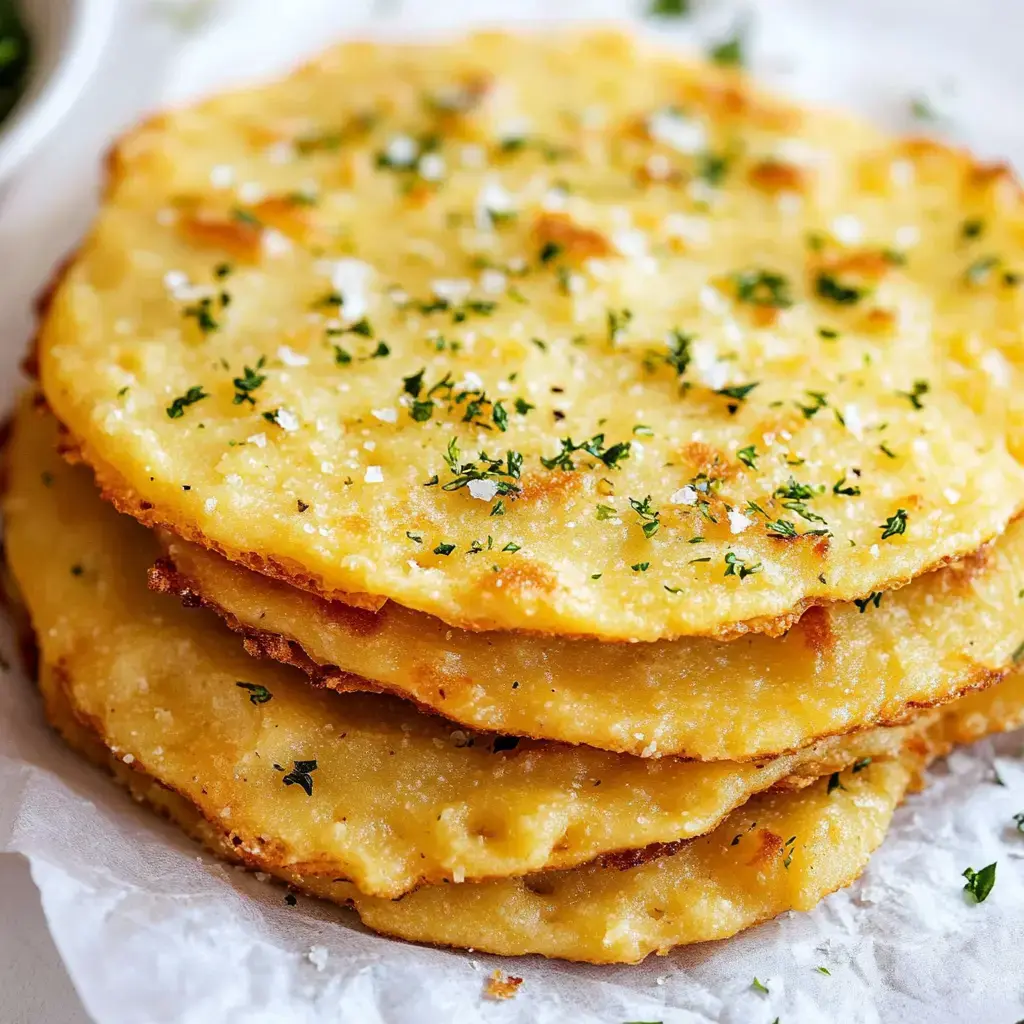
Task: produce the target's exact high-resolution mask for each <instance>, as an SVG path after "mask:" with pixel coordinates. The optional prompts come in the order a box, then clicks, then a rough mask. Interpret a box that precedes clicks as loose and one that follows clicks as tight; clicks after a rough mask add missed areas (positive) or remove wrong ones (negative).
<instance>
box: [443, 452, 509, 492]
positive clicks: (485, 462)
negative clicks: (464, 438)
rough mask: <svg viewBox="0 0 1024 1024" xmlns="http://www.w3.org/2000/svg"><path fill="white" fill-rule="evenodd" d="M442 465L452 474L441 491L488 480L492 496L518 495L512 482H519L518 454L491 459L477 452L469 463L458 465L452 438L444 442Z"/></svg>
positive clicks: (460, 461)
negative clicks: (445, 449)
mask: <svg viewBox="0 0 1024 1024" xmlns="http://www.w3.org/2000/svg"><path fill="white" fill-rule="evenodd" d="M444 461H445V464H446V465H447V466H448V469H449V470H450V471H451V474H452V479H451V480H449V481H448V482H447V483H445V484H444V485H443V486H442V489H443V490H445V491H458V490H461V489H462V488H463V487H466V486H468V485H469V483H470V482H471V481H473V480H491V481H493V482H494V484H495V486H496V491H495V493H496V494H501V495H511V496H515V495H516V494H518V493H519V485H518V484H515V483H513V482H512V481H513V480H518V479H519V475H520V472H521V470H522V466H523V456H522V455H521V454H520V453H519V452H515V451H508V452H506V453H505V458H504V459H500V458H498V459H492V458H491V457H490V456H489V455H487V453H486V452H479V453H478V455H477V458H476V459H475V460H473V461H472V462H462V455H461V453H460V451H459V444H458V440H457V439H456V438H454V437H453V438H452V439H451V440H450V441H449V442H448V449H447V451H446V453H445V456H444Z"/></svg>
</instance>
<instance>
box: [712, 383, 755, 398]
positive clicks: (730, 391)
mask: <svg viewBox="0 0 1024 1024" xmlns="http://www.w3.org/2000/svg"><path fill="white" fill-rule="evenodd" d="M760 384H761V382H760V381H759V380H755V381H752V382H751V383H750V384H733V385H732V386H730V387H727V388H718V389H717V390H716V391H715V394H716V395H722V396H724V397H725V398H735V399H736V401H737V402H742V401H744V400H745V399H746V397H747V395H749V394H750V392H751V391H753V390H754V388H756V387H758V386H760Z"/></svg>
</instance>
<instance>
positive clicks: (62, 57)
mask: <svg viewBox="0 0 1024 1024" xmlns="http://www.w3.org/2000/svg"><path fill="white" fill-rule="evenodd" d="M116 2H117V0H20V6H19V13H20V14H21V16H22V18H23V20H24V22H25V27H26V29H27V30H28V32H29V35H30V36H31V38H32V63H31V65H30V66H29V72H28V82H27V84H26V88H25V92H24V93H23V94H22V97H21V99H20V100H19V101H18V103H17V105H16V106H15V107H14V109H13V110H12V111H11V112H10V113H9V114H8V115H7V117H5V118H4V119H3V120H2V121H0V185H2V184H3V183H4V182H5V181H6V180H7V179H8V178H10V176H11V175H12V174H13V173H14V171H15V169H16V168H17V167H18V166H20V165H21V164H22V163H23V162H24V161H25V160H26V159H27V158H28V157H29V156H30V155H31V153H32V152H33V151H34V150H35V149H36V147H37V146H39V144H40V143H41V142H42V141H43V140H44V139H45V138H46V137H47V136H48V135H49V134H50V133H51V132H52V131H53V130H54V129H55V128H56V127H57V125H58V124H59V123H60V121H61V120H62V119H63V117H64V116H65V115H66V114H67V113H68V111H69V110H70V109H71V107H72V106H73V105H74V103H75V101H76V100H77V99H78V97H79V96H80V95H81V94H82V92H83V90H84V89H85V86H86V83H87V82H88V81H89V78H90V77H91V76H92V73H93V72H94V71H95V70H96V67H97V65H98V64H99V58H100V55H101V54H102V52H103V47H104V44H105V43H106V41H107V36H108V35H109V32H110V27H111V24H112V21H113V12H114V5H115V3H116Z"/></svg>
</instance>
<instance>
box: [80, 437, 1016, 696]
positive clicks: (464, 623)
mask: <svg viewBox="0 0 1024 1024" xmlns="http://www.w3.org/2000/svg"><path fill="white" fill-rule="evenodd" d="M61 430H62V433H63V435H64V436H65V438H67V440H66V441H64V442H62V443H61V445H60V453H61V455H62V456H63V457H64V458H65V459H66V460H67V461H68V462H70V463H72V464H78V463H85V464H87V465H89V466H90V468H91V469H92V470H93V474H94V476H95V478H96V483H97V486H98V487H99V490H100V495H101V497H103V498H104V499H105V500H106V501H109V502H110V503H111V504H112V505H113V506H114V508H116V509H117V510H118V512H122V513H124V514H125V515H130V516H132V517H133V518H134V519H137V520H138V521H139V522H140V523H142V524H143V525H144V526H148V527H150V528H151V529H165V530H167V531H169V532H171V533H174V534H176V535H177V536H179V537H181V538H182V539H183V540H187V541H190V542H191V543H193V544H198V545H200V546H201V547H204V548H206V549H207V550H209V551H214V552H216V553H217V554H218V555H220V556H221V557H223V558H227V559H228V560H229V561H233V562H237V563H238V564H240V565H244V566H245V567H246V568H247V569H252V570H253V571H254V572H258V573H261V574H262V575H264V576H269V577H270V578H271V579H275V580H279V581H281V582H282V583H288V584H290V585H291V586H293V587H298V589H300V590H305V591H306V592H307V593H310V594H313V595H315V596H316V597H320V598H322V599H323V600H325V601H340V602H341V603H343V604H349V605H352V606H353V607H355V608H362V609H364V610H367V611H371V612H373V611H377V610H378V609H379V608H381V607H383V606H384V604H385V603H386V601H387V599H386V598H381V597H378V596H375V595H372V594H350V593H344V592H340V591H331V590H325V589H324V588H323V586H322V585H321V582H320V581H319V580H318V578H316V577H314V576H312V575H310V574H308V573H303V572H300V571H298V570H297V569H294V568H290V567H288V566H286V565H284V564H282V563H281V562H279V561H277V560H275V559H268V558H266V557H265V556H263V555H261V554H259V553H258V552H253V551H236V550H232V551H229V550H227V549H226V548H224V546H223V545H220V544H216V543H214V542H213V541H211V540H210V539H209V538H208V537H206V536H205V535H204V534H203V532H202V531H201V530H198V529H196V528H194V527H191V526H188V525H187V524H182V523H177V522H172V521H170V520H169V519H167V518H166V517H164V516H162V515H161V514H160V513H159V511H158V510H156V509H155V508H154V506H153V505H152V504H151V503H150V502H148V501H144V500H141V499H139V498H138V496H137V495H136V494H135V493H134V492H133V491H132V490H131V489H130V488H128V487H127V486H126V485H125V484H124V481H123V479H122V478H120V477H119V475H118V474H116V473H114V472H113V471H112V470H110V469H109V467H106V466H103V465H102V464H101V463H100V462H99V461H98V460H95V459H94V458H91V457H90V456H89V454H88V453H87V452H86V451H85V450H84V449H83V447H82V446H81V444H79V443H77V442H75V441H73V440H71V438H70V435H69V434H68V432H67V429H66V428H65V427H64V426H63V425H61ZM1022 516H1024V511H1022V512H1020V513H1018V514H1016V515H1014V516H1013V518H1012V519H1011V522H1016V520H1017V519H1020V518H1021V517H1022ZM811 539H814V540H818V541H820V540H825V541H826V542H827V538H811ZM986 543H988V542H986ZM965 557H968V556H964V555H959V554H958V555H949V556H946V557H944V558H940V559H938V560H937V561H935V562H934V563H932V564H930V565H929V566H928V567H927V568H926V569H925V571H924V572H925V573H929V572H936V571H938V570H939V569H944V568H946V567H947V566H950V565H954V564H956V563H957V562H961V561H963V560H964V558H965ZM922 575H924V573H922ZM498 580H502V581H504V589H505V590H506V591H508V590H509V589H510V588H513V587H534V588H537V587H539V588H541V589H545V588H547V587H549V586H550V585H551V579H550V578H549V574H547V573H546V572H540V571H538V568H537V567H532V568H531V566H530V565H529V564H527V563H521V564H520V565H519V566H516V567H508V568H505V569H503V570H502V571H501V572H500V573H494V574H492V575H491V583H490V585H491V586H492V587H493V586H496V583H495V582H494V581H498ZM911 582H912V579H905V578H900V579H894V580H889V581H887V582H886V584H885V585H884V586H883V587H882V588H881V590H883V591H888V590H897V589H899V588H900V587H904V586H906V585H907V584H908V583H911ZM836 603H838V602H835V601H827V600H819V599H817V598H808V599H806V600H804V601H800V602H798V603H797V604H796V605H795V606H794V607H793V609H792V610H791V611H789V612H787V613H785V614H783V615H776V616H772V617H771V618H757V619H750V620H748V621H746V622H739V623H730V624H728V625H726V626H723V627H721V628H720V629H718V630H717V631H715V632H713V633H710V634H706V635H707V636H708V637H709V639H715V640H722V641H729V640H737V639H739V638H740V637H742V636H746V635H747V634H748V633H764V634H765V635H766V636H770V637H777V636H782V635H783V634H784V633H786V632H788V631H789V630H790V629H791V628H792V627H793V625H794V624H795V623H796V622H798V621H800V619H801V618H802V617H803V616H804V615H805V613H806V612H807V611H808V609H810V608H827V607H828V606H829V605H831V604H836ZM445 621H448V622H449V625H452V626H455V627H457V628H458V629H465V630H467V631H469V632H475V633H486V632H490V631H491V630H493V629H495V628H496V625H495V623H493V622H490V621H489V620H482V619H473V620H458V621H455V620H445ZM509 632H515V633H521V634H522V635H524V636H538V635H539V636H543V635H547V634H546V632H545V631H543V630H528V629H516V630H510V631H509ZM559 635H560V636H562V637H563V638H564V639H566V640H600V641H602V642H605V643H629V642H630V641H628V640H619V639H616V638H609V637H604V636H596V635H593V634H587V633H579V634H559ZM701 635H705V634H701ZM670 639H673V638H670ZM674 639H681V638H679V637H676V638H674ZM964 692H967V691H964ZM954 696H956V695H954ZM951 699H952V698H951Z"/></svg>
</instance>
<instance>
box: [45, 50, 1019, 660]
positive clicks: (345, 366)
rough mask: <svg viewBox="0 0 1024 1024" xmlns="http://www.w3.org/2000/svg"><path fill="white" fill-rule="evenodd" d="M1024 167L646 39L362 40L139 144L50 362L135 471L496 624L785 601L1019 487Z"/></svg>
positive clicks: (854, 582)
mask: <svg viewBox="0 0 1024 1024" xmlns="http://www.w3.org/2000/svg"><path fill="white" fill-rule="evenodd" d="M1021 239H1022V218H1021V214H1020V200H1019V195H1018V192H1017V190H1016V187H1015V185H1014V183H1013V181H1012V179H1011V178H1010V177H1009V175H1008V172H1006V171H1005V170H1004V169H1002V168H987V167H980V166H977V165H976V164H974V163H973V162H972V161H971V160H970V159H969V158H967V157H966V156H964V155H962V154H959V153H955V152H953V151H950V150H947V149H944V148H942V147H940V146H937V145H935V144H932V143H924V142H914V141H894V140H891V139H888V138H885V137H883V136H881V135H879V134H878V133H876V132H875V131H873V130H872V129H870V128H868V127H866V126H864V125H861V124H859V123H856V122H851V121H848V120H845V119H841V118H838V117H834V116H831V115H827V114H822V113H817V112H808V111H804V110H801V109H798V108H796V107H793V106H790V105H787V104H783V103H780V102H779V101H777V100H775V99H772V98H770V97H766V96H764V95H762V94H761V93H759V92H757V91H756V90H754V89H753V88H752V87H751V86H750V84H749V83H747V82H746V81H745V80H744V79H742V78H741V77H738V76H736V75H735V74H734V73H733V72H730V71H722V70H720V69H714V68H709V67H707V66H704V65H701V64H695V65H690V64H682V63H679V62H678V61H676V60H675V59H670V58H668V57H666V56H663V55H659V54H657V53H650V52H647V51H645V50H641V49H640V48H639V47H638V46H637V45H636V44H634V43H633V42H631V41H629V40H628V39H626V38H624V37H621V36H618V35H601V34H591V35H584V36H572V37H554V38H549V39H542V38H537V37H516V36H504V35H486V36H477V37H474V38H472V39H470V40H468V41H464V42H461V43H457V44H453V45H445V46H429V47H428V46H420V47H402V46H386V47H378V46H369V45H349V46H344V47H341V48H339V49H336V50H333V51H331V52H329V53H328V54H327V55H326V56H324V57H323V58H321V59H320V60H318V61H317V62H315V63H314V64H312V65H310V66H309V67H307V68H305V69H303V70H302V71H300V72H298V73H297V74H296V75H294V76H293V77H291V78H289V79H286V80H284V81H282V82H280V83H277V84H274V85H270V86H267V87H263V88H258V89H253V90H249V91H245V92H239V93H235V94H232V95H228V96H225V97H221V98H218V99H215V100H213V101H211V102H208V103H205V104H203V105H201V106H199V107H197V108H194V109H190V110H184V111H180V112H176V113H172V114H168V115H166V116H163V117H160V118H157V119H155V120H154V121H152V122H151V123H149V124H148V125H146V126H145V127H143V128H142V129H140V130H138V131H137V132H135V133H134V134H132V135H131V136H130V137H129V138H128V139H127V140H125V141H124V142H123V143H122V144H121V146H120V147H119V149H118V151H117V153H116V156H115V159H114V161H113V174H112V180H111V182H110V189H109V194H108V197H107V202H106V206H105V209H104V211H103V213H102V214H101V216H100V219H99V221H98V223H97V224H96V226H95V229H94V231H93V233H92V235H91V237H90V238H89V240H88V241H87V243H86V244H85V246H84V248H83V249H82V251H81V253H80V254H79V256H78V258H77V259H76V260H75V262H74V264H73V265H72V266H71V268H70V269H69V271H68V272H67V274H66V276H65V278H64V280H63V283H62V284H61V285H60V286H59V288H58V289H57V291H56V294H55V296H54V299H53V301H52V303H51V308H50V312H49V316H48V319H47V321H46V323H45V326H44V329H43V331H42V335H41V340H40V350H39V356H40V366H41V376H42V383H43V387H44V390H45V392H46V395H47V398H48V400H49V401H50V403H51V404H52V406H53V408H54V409H55V411H56V413H57V415H58V417H59V418H60V419H61V420H62V421H63V422H64V424H65V425H66V426H67V427H68V429H69V430H70V433H71V435H72V440H73V443H74V444H75V445H76V446H77V447H78V448H79V450H80V451H81V454H82V455H83V456H84V458H85V459H86V460H87V461H88V462H89V463H90V464H91V465H92V466H93V467H94V469H95V470H96V472H97V475H98V477H99V479H100V481H101V483H102V484H103V486H104V489H105V491H106V492H107V495H108V497H110V498H111V499H112V500H113V501H114V502H115V503H116V504H117V505H118V506H119V507H121V508H122V509H125V510H127V511H129V512H132V513H133V514H135V515H137V516H138V517H140V518H141V519H143V520H144V521H147V522H156V523H162V524H164V525H167V526H170V527H171V528H173V529H174V530H175V531H176V532H178V533H179V534H181V535H183V536H185V537H187V538H189V539H193V540H197V541H199V542H201V543H205V544H207V545H208V546H211V547H213V548H215V549H217V550H219V551H221V552H222V553H224V554H226V555H227V556H228V557H230V558H231V559H233V560H236V561H241V562H244V563H246V564H248V565H250V566H251V567H254V568H257V569H259V570H261V571H263V572H266V573H268V574H270V575H275V576H279V577H283V578H287V579H289V580H291V581H293V582H296V583H298V584H299V585H301V586H304V587H306V588H308V589H312V590H314V591H317V592H319V593H322V594H324V595H326V596H337V595H338V594H339V593H352V592H356V593H359V594H363V595H366V594H370V595H377V596H378V597H384V598H393V599H395V600H396V601H398V602H400V603H401V604H404V605H406V606H408V607H411V608H414V609H418V610H420V611H426V612H429V613H431V614H433V615H436V616H438V617H439V618H441V619H443V620H444V621H446V622H449V623H452V624H455V625H460V626H463V627H466V628H470V629H497V628H502V629H506V628H516V629H529V630H533V631H539V632H550V633H559V634H568V635H583V636H595V637H599V638H606V639H624V638H634V639H642V640H653V639H658V638H668V637H673V636H679V635H711V636H718V637H729V636H734V635H736V634H738V633H740V632H742V631H743V630H745V629H747V628H753V629H757V630H762V631H766V632H780V631H782V630H783V629H784V628H785V627H786V626H787V625H789V624H790V623H791V621H792V619H793V616H794V614H795V613H797V612H799V611H800V610H801V609H802V608H804V607H806V606H807V605H808V604H810V603H820V602H824V601H831V600H850V599H854V598H863V597H866V596H867V595H869V594H871V593H872V592H876V591H880V590H883V589H885V588H889V587H892V586H897V585H900V584H902V583H904V582H906V581H907V580H909V579H911V578H912V577H914V576H916V575H917V574H919V573H921V572H922V571H924V570H925V569H927V568H929V567H932V566H935V565H937V564H939V563H941V562H943V561H944V560H947V559H949V558H951V557H956V556H959V555H962V554H964V553H965V552H967V551H969V550H973V549H974V548H976V547H977V546H978V545H979V544H981V543H982V542H984V541H986V540H987V539H989V538H991V537H992V536H994V535H995V534H997V533H999V532H1000V531H1001V530H1002V529H1003V528H1004V527H1005V525H1006V523H1007V521H1008V520H1009V519H1010V517H1011V516H1012V515H1013V514H1014V513H1015V512H1016V511H1017V510H1019V509H1020V508H1021V506H1022V504H1024V472H1022V469H1021V466H1020V465H1019V463H1018V458H1019V457H1020V455H1021V449H1022V440H1024V431H1022V419H1021V417H1022V413H1021V411H1020V410H1019V409H1015V408H1014V407H1013V403H1012V401H1011V398H1012V395H1013V393H1014V390H1015V388H1019V386H1020V384H1021V360H1022V346H1021V339H1020V326H1019V325H1020V323H1021V322H1022V319H1024V318H1022V309H1021V305H1022V298H1021V287H1019V284H1018V282H1019V280H1020V279H1019V270H1020V266H1021Z"/></svg>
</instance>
